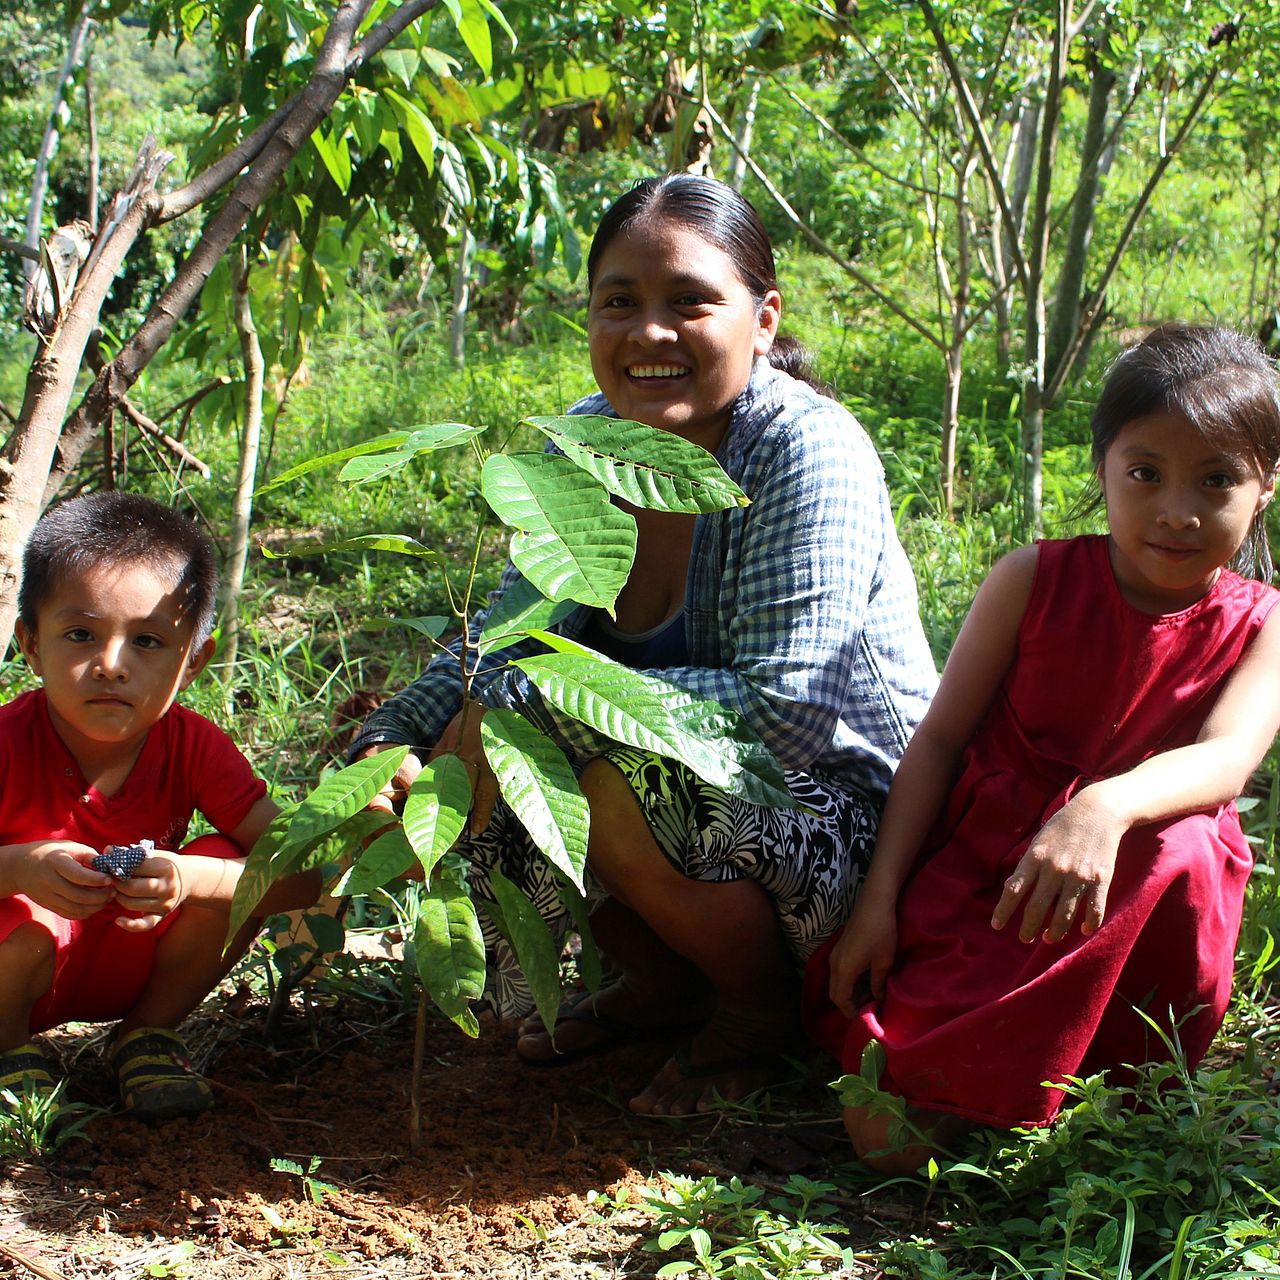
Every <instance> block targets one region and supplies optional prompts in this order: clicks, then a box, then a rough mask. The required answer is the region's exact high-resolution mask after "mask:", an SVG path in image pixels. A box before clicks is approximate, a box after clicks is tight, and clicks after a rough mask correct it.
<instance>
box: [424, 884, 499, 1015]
mask: <svg viewBox="0 0 1280 1280" xmlns="http://www.w3.org/2000/svg"><path fill="white" fill-rule="evenodd" d="M413 948H414V952H415V954H416V956H417V964H418V976H419V977H420V978H421V979H422V985H423V986H424V987H426V989H427V993H428V994H429V995H430V996H431V998H432V999H433V1000H434V1001H435V1002H436V1005H437V1007H438V1008H439V1009H440V1010H441V1012H443V1013H444V1014H445V1016H446V1017H448V1018H451V1019H452V1020H453V1021H454V1022H456V1023H457V1024H458V1026H460V1027H461V1028H462V1029H463V1031H465V1032H466V1033H467V1035H469V1036H472V1037H475V1036H477V1035H479V1034H480V1024H479V1023H478V1022H477V1021H476V1016H475V1014H474V1013H472V1012H471V1008H470V1004H471V1001H473V1000H479V999H480V997H481V996H482V995H483V994H484V975H485V959H484V938H483V936H482V935H481V933H480V921H479V919H478V918H477V917H476V909H475V907H474V906H473V905H472V902H471V899H470V897H469V896H468V895H467V890H466V888H465V886H463V885H460V884H458V883H457V881H455V880H452V879H442V880H441V882H440V883H439V884H438V885H435V886H433V887H432V888H430V889H427V890H426V891H424V892H423V894H422V896H421V898H420V899H419V901H418V918H417V921H416V922H415V924H414V929H413Z"/></svg>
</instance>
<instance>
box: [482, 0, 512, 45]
mask: <svg viewBox="0 0 1280 1280" xmlns="http://www.w3.org/2000/svg"><path fill="white" fill-rule="evenodd" d="M480 7H481V8H482V9H484V10H485V12H486V13H488V15H489V16H490V17H491V18H492V19H493V20H494V22H496V23H497V24H498V26H500V27H501V28H502V29H503V31H504V32H506V35H507V39H508V40H510V41H511V48H512V50H514V49H515V48H516V46H517V45H519V43H520V41H519V40H517V39H516V33H515V32H514V31H513V30H512V29H511V23H509V22H508V21H507V19H506V17H505V16H504V15H503V12H502V10H501V9H499V8H498V6H497V5H496V4H494V3H493V0H480Z"/></svg>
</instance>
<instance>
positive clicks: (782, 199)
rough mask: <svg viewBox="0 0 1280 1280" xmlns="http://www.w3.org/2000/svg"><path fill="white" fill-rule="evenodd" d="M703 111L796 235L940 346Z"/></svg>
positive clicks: (719, 120)
mask: <svg viewBox="0 0 1280 1280" xmlns="http://www.w3.org/2000/svg"><path fill="white" fill-rule="evenodd" d="M706 110H707V114H708V116H710V118H711V120H712V121H713V123H714V124H715V126H716V128H717V129H719V130H720V132H721V133H722V134H723V135H724V137H725V138H726V139H727V140H728V142H729V145H730V146H732V147H733V149H734V150H735V151H737V152H738V154H739V155H741V156H742V159H743V160H744V162H745V163H746V164H747V166H748V167H749V168H750V169H751V172H752V173H753V174H754V175H755V177H756V180H757V181H758V182H759V183H760V185H761V186H762V187H764V189H765V190H766V191H767V192H768V193H769V195H770V196H771V197H772V198H773V201H774V203H775V204H776V205H777V206H778V208H779V209H780V210H781V211H782V212H783V213H784V214H785V215H786V217H787V218H788V219H789V220H790V222H791V223H792V225H793V226H794V227H795V228H796V230H797V231H799V232H800V234H801V235H803V236H804V238H805V239H806V240H808V241H809V243H810V244H811V245H813V247H814V248H815V249H817V250H818V251H819V252H820V253H825V254H826V255H827V257H828V258H830V259H831V261H832V262H834V263H835V264H836V265H837V266H838V267H839V268H840V269H841V271H843V272H844V273H845V274H846V275H847V276H849V277H850V278H851V279H853V280H856V281H857V282H858V283H859V284H860V285H861V286H862V287H863V288H864V289H866V290H867V292H868V293H870V294H872V295H873V296H874V297H875V298H876V299H877V300H878V301H879V302H880V303H882V304H883V305H884V306H885V307H887V308H888V309H889V310H890V311H892V312H893V314H894V315H895V316H897V317H898V319H899V320H901V321H903V322H904V323H905V324H908V325H910V326H911V328H913V329H914V330H915V331H916V332H917V333H918V334H920V336H921V337H923V338H927V339H928V341H929V342H931V343H932V344H933V345H934V346H935V347H939V348H940V349H941V347H942V345H943V344H942V343H941V342H940V340H939V338H938V335H937V334H935V333H933V332H931V331H930V330H929V328H928V327H927V326H926V325H924V324H922V323H921V322H920V321H919V320H917V319H916V317H915V316H913V315H912V314H911V313H910V312H909V311H907V310H906V309H905V308H904V307H903V306H902V304H901V303H900V302H898V301H897V299H896V298H893V297H892V296H891V295H889V294H888V293H886V292H885V291H884V289H882V288H881V287H880V286H879V285H878V284H876V282H875V281H874V280H872V279H871V277H870V276H868V275H866V274H865V273H864V272H862V271H860V270H859V269H858V268H857V267H855V266H854V265H853V263H852V262H850V261H849V260H848V259H847V258H845V257H844V256H842V255H841V254H840V253H839V251H838V250H837V249H836V248H835V247H834V246H833V245H830V244H828V243H827V242H826V241H825V240H824V239H823V238H822V237H821V236H820V235H819V234H818V233H817V232H816V231H815V230H814V229H813V228H812V227H811V226H809V224H808V223H807V222H805V221H804V219H803V218H801V217H800V215H799V214H798V213H797V212H796V211H795V210H794V209H793V208H792V207H791V203H790V202H789V201H788V200H787V198H786V196H784V195H783V194H782V192H781V191H779V190H778V188H777V187H776V186H774V184H773V181H772V180H771V179H770V177H769V175H768V174H767V173H765V171H764V170H763V169H762V168H761V167H760V166H759V165H758V164H757V163H756V160H755V157H754V156H751V155H748V154H747V153H746V152H745V151H743V150H742V148H741V147H740V146H739V145H738V140H737V139H736V138H735V137H734V136H733V130H732V129H730V128H729V126H728V124H727V123H726V122H725V120H724V118H723V117H722V116H721V115H720V113H719V112H718V111H717V110H716V109H715V108H714V107H713V106H712V105H711V104H710V103H707V104H706Z"/></svg>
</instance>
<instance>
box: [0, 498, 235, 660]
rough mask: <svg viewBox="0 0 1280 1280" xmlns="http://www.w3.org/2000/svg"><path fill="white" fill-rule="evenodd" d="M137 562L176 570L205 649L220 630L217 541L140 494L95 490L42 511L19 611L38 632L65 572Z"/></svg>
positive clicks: (195, 635) (196, 638) (26, 561)
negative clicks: (216, 626) (41, 613)
mask: <svg viewBox="0 0 1280 1280" xmlns="http://www.w3.org/2000/svg"><path fill="white" fill-rule="evenodd" d="M137 562H142V563H144V564H146V565H147V566H149V567H150V568H153V569H155V570H156V571H157V572H163V571H165V570H170V569H172V570H176V571H177V572H176V576H177V591H178V594H179V597H180V599H181V608H182V612H183V613H184V615H186V616H187V617H188V618H190V619H191V621H192V648H193V650H194V649H198V648H200V646H201V645H203V644H204V642H205V641H206V640H207V639H208V638H209V636H210V634H211V633H212V631H213V614H214V605H215V602H216V599H217V594H218V563H217V556H216V554H215V552H214V549H213V543H212V542H211V541H210V540H209V538H208V537H207V536H206V535H205V533H204V532H203V531H202V530H201V529H199V528H198V527H197V526H196V525H195V524H194V523H193V522H192V521H191V520H190V519H188V518H187V517H186V516H184V515H183V514H182V513H181V512H179V511H175V510H174V509H173V508H172V507H166V506H163V505H162V504H161V503H159V502H156V501H154V500H153V499H151V498H144V497H143V496H142V495H141V494H138V493H121V492H119V491H118V490H109V491H105V492H102V493H90V494H86V495H84V496H83V497H79V498H71V499H70V500H69V501H67V502H63V503H60V504H59V505H58V506H56V507H51V508H50V509H49V510H48V511H46V512H45V513H44V515H42V516H41V517H40V519H39V521H37V523H36V527H35V528H34V529H33V530H32V531H31V536H30V537H29V538H28V539H27V546H26V550H25V551H24V552H23V556H22V586H21V587H20V588H19V590H18V616H19V617H20V618H21V619H22V623H23V625H24V626H25V627H26V628H27V630H28V631H32V632H34V631H35V627H36V612H37V610H38V609H39V607H40V605H41V603H42V602H43V601H44V600H45V598H46V597H47V596H48V595H49V594H50V592H52V591H53V590H54V589H55V588H56V587H57V585H58V583H59V582H60V581H61V580H62V579H63V578H65V577H66V576H68V575H69V574H74V573H83V572H84V571H85V570H87V569H96V568H101V567H112V568H114V567H116V566H118V565H124V564H129V563H137Z"/></svg>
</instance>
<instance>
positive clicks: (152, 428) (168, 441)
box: [116, 396, 213, 480]
mask: <svg viewBox="0 0 1280 1280" xmlns="http://www.w3.org/2000/svg"><path fill="white" fill-rule="evenodd" d="M116 407H117V408H118V409H119V410H120V412H121V413H123V414H124V416H125V417H126V418H128V419H129V421H130V422H132V423H133V425H134V426H135V427H137V428H138V430H139V431H141V432H143V433H144V434H146V435H149V436H150V437H151V438H152V439H153V440H155V441H157V442H158V443H160V444H162V445H164V447H165V448H166V449H168V450H169V452H170V453H171V454H173V455H174V457H175V458H178V459H179V460H180V461H182V462H185V463H186V464H187V466H189V467H194V468H195V470H197V471H198V472H199V473H200V474H201V475H202V476H203V477H204V478H205V479H206V480H208V479H209V477H210V476H211V475H212V474H213V472H212V471H211V470H210V468H209V464H208V463H207V462H204V461H202V460H201V459H199V458H197V457H196V455H195V454H194V453H192V452H191V450H190V449H188V448H187V446H186V445H184V444H183V443H182V441H181V440H175V439H174V438H173V436H171V435H169V433H168V432H167V431H165V429H164V428H163V427H162V426H160V424H159V423H157V422H153V421H152V420H151V419H150V418H148V417H147V415H146V414H145V413H143V412H142V410H141V409H139V408H138V407H137V406H136V405H135V404H134V403H133V401H132V400H130V399H129V397H128V396H125V397H123V398H122V399H121V401H120V403H119V404H118V405H117V406H116Z"/></svg>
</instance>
